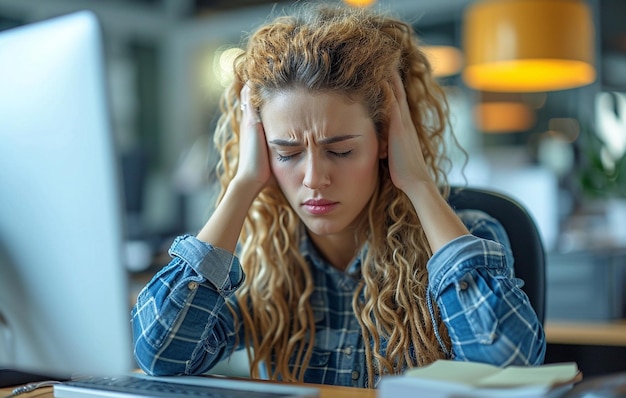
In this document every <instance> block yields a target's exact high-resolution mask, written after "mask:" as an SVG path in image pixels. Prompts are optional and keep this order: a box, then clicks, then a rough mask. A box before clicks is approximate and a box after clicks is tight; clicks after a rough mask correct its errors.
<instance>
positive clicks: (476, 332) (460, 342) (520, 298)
mask: <svg viewBox="0 0 626 398" xmlns="http://www.w3.org/2000/svg"><path fill="white" fill-rule="evenodd" d="M460 216H461V218H462V219H463V221H464V222H465V223H466V225H467V226H468V229H469V230H470V233H471V234H470V235H465V236H461V237H459V238H457V239H455V240H453V241H452V242H449V243H448V244H447V245H446V246H444V247H443V248H441V250H439V251H438V252H437V253H435V254H434V255H433V257H432V258H431V260H430V261H429V264H428V272H429V290H430V294H431V295H432V297H433V298H434V299H435V300H436V302H437V305H438V307H439V310H440V314H441V318H442V320H443V322H444V323H445V325H446V326H447V329H448V334H449V336H450V339H451V342H452V352H451V356H452V358H454V359H456V360H465V361H475V362H484V363H492V364H495V365H498V366H507V365H513V364H515V365H539V364H541V363H543V360H544V356H545V349H546V342H545V336H544V331H543V327H542V325H541V323H540V322H539V320H538V318H537V315H536V313H535V311H534V310H533V308H532V306H531V304H530V301H529V299H528V297H527V296H526V294H525V293H524V292H523V291H522V289H521V287H522V286H523V282H522V281H521V280H520V279H518V278H515V276H514V271H513V256H512V254H511V251H510V244H509V241H508V238H507V236H506V233H505V231H504V229H503V228H502V226H501V225H500V224H499V223H498V222H497V221H496V220H494V219H493V218H491V217H489V216H487V215H486V214H484V213H482V212H478V211H465V212H463V213H462V214H460Z"/></svg>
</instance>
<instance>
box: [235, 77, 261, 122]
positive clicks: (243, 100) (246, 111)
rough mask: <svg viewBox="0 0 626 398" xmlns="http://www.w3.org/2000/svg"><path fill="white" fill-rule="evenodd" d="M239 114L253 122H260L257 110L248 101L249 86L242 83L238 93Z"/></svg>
mask: <svg viewBox="0 0 626 398" xmlns="http://www.w3.org/2000/svg"><path fill="white" fill-rule="evenodd" d="M239 97H240V108H241V114H242V116H243V117H244V118H248V120H251V121H252V122H253V123H261V118H260V117H259V112H258V111H257V110H256V109H254V107H253V106H252V104H251V102H250V87H249V86H248V85H247V84H244V85H243V87H242V88H241V92H240V93H239Z"/></svg>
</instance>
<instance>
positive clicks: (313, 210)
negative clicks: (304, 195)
mask: <svg viewBox="0 0 626 398" xmlns="http://www.w3.org/2000/svg"><path fill="white" fill-rule="evenodd" d="M338 205H339V202H333V201H332V200H327V199H308V200H306V201H305V202H304V203H302V207H304V209H305V210H306V211H308V212H309V213H310V214H313V215H316V216H321V215H325V214H328V213H330V212H332V211H333V210H334V209H335V208H336V207H337V206H338Z"/></svg>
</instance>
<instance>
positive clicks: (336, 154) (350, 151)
mask: <svg viewBox="0 0 626 398" xmlns="http://www.w3.org/2000/svg"><path fill="white" fill-rule="evenodd" d="M329 152H330V153H331V154H333V155H334V156H337V157H338V158H345V157H348V156H349V155H350V154H351V153H352V150H349V151H345V152H335V151H329Z"/></svg>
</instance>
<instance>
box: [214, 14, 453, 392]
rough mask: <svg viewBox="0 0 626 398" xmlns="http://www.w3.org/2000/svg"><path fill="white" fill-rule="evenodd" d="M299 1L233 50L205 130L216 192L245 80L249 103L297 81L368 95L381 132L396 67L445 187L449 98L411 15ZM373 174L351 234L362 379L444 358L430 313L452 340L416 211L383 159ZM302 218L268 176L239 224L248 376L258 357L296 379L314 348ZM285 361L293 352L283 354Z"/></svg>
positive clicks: (232, 169) (230, 155)
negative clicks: (433, 305)
mask: <svg viewBox="0 0 626 398" xmlns="http://www.w3.org/2000/svg"><path fill="white" fill-rule="evenodd" d="M297 7H298V10H297V11H296V12H295V13H294V14H293V15H290V16H287V15H281V16H279V17H277V18H276V19H275V20H273V21H272V22H270V23H267V24H266V25H264V26H262V27H260V28H259V29H258V30H256V31H255V32H254V33H252V34H251V35H250V36H249V37H248V40H247V46H246V47H245V48H244V52H243V53H242V55H241V56H240V57H239V58H238V59H237V60H236V61H235V66H234V68H235V78H234V81H233V82H232V84H231V85H230V86H229V87H228V88H227V89H226V90H225V92H224V94H223V96H222V100H221V110H222V114H221V117H220V119H219V121H218V126H217V129H216V133H215V136H214V139H215V144H216V147H217V148H218V150H219V151H220V154H221V160H220V162H219V164H218V166H217V175H218V177H219V181H220V184H221V186H222V195H223V193H224V190H225V189H226V187H227V186H228V184H229V183H230V181H231V180H232V178H233V177H234V176H235V173H236V172H237V165H238V154H239V151H238V148H239V147H238V144H239V126H240V121H241V111H240V109H239V105H240V98H239V93H240V90H241V88H242V87H243V84H244V83H245V84H247V85H249V86H250V87H251V102H252V104H253V105H254V106H255V107H257V109H258V108H260V107H262V106H263V104H264V103H265V102H266V101H268V100H270V99H272V98H273V96H274V95H276V94H277V93H280V92H283V91H285V90H289V89H293V88H295V87H297V88H302V89H305V90H308V91H309V92H312V93H315V92H333V93H340V94H343V95H345V96H347V97H348V98H351V99H353V100H355V101H359V102H361V103H362V104H364V105H365V107H366V109H367V110H368V111H369V115H370V116H371V118H372V120H373V121H374V124H375V126H376V130H377V134H378V136H379V139H382V138H385V137H386V135H387V133H388V131H387V130H388V124H389V116H388V112H387V109H388V108H389V104H390V101H391V99H392V98H393V95H394V94H393V92H392V89H391V86H390V84H389V83H390V82H391V80H392V76H393V73H394V70H399V72H400V75H401V77H402V80H403V83H404V87H405V89H406V94H407V100H408V103H409V108H410V112H411V117H412V120H413V123H414V124H415V127H416V130H417V134H418V135H419V142H420V145H421V148H415V150H416V151H418V150H421V151H422V153H423V154H424V158H425V160H426V164H427V165H428V167H429V169H430V172H431V174H432V178H433V179H434V180H435V182H436V183H437V184H438V185H439V186H441V187H444V188H443V191H442V193H443V194H444V195H447V192H448V189H447V188H446V187H447V180H446V171H447V170H448V167H449V164H450V161H449V159H448V158H447V157H446V156H445V150H444V149H445V148H444V145H445V142H444V132H445V130H446V128H447V126H448V125H449V119H448V104H447V101H446V99H445V96H444V93H443V91H442V89H441V87H440V86H439V85H438V84H437V83H436V82H435V80H434V79H433V76H432V71H431V66H430V64H429V62H428V60H427V59H426V57H425V55H424V53H423V52H422V51H421V50H420V47H419V43H418V40H417V38H416V36H415V34H414V31H413V30H412V28H411V26H410V25H408V24H406V23H404V22H402V21H400V20H398V19H394V18H393V17H390V16H385V15H383V14H382V13H380V14H379V13H375V12H372V11H368V10H365V9H357V8H349V7H344V6H338V5H334V6H330V5H325V6H319V5H317V6H315V5H312V4H310V5H304V4H299V5H298V6H297ZM379 176H380V177H379V183H378V185H377V188H376V190H375V192H374V194H373V196H372V198H371V199H370V201H369V202H368V205H367V207H366V209H365V210H364V211H363V212H362V218H361V220H360V221H359V228H357V231H358V232H357V236H355V238H356V239H358V241H359V242H366V243H367V245H368V250H367V254H366V257H365V259H364V261H363V264H362V270H361V273H362V278H361V281H360V284H359V287H358V289H357V290H356V291H355V293H354V298H353V308H354V313H355V316H356V318H357V319H358V322H359V324H360V326H361V330H362V333H363V338H364V341H365V342H366V344H365V347H366V348H365V349H366V360H367V369H368V380H374V375H382V374H396V373H399V372H401V371H402V370H403V369H405V368H406V367H410V366H421V365H424V364H428V363H431V362H433V361H434V360H436V359H438V358H442V357H444V353H443V350H442V349H441V347H440V345H439V343H438V340H437V338H436V335H435V331H434V328H433V324H436V325H438V326H437V328H438V329H439V333H440V334H441V336H443V340H444V341H445V344H446V345H448V346H449V344H450V343H449V338H448V335H447V331H446V329H445V326H444V325H443V323H442V322H441V321H440V320H438V321H436V322H433V320H432V318H431V315H430V312H429V309H428V306H427V298H426V294H427V286H428V274H427V270H426V263H427V261H428V259H429V258H430V257H431V255H432V253H431V251H430V249H429V245H428V242H427V240H426V236H425V234H424V231H423V229H422V226H421V224H420V221H419V219H418V217H417V215H416V212H415V210H414V207H413V205H412V204H411V202H410V201H409V199H408V198H407V196H406V195H405V194H404V193H403V192H402V191H400V190H399V189H397V188H396V187H395V186H394V185H393V183H392V181H391V178H390V174H389V168H388V164H387V161H386V160H381V162H380V166H379ZM222 195H220V198H219V199H218V201H219V200H221V198H222ZM300 225H301V223H300V220H299V218H298V216H297V215H296V213H295V212H294V210H293V209H292V208H291V207H290V205H289V204H288V202H287V200H286V199H285V197H284V196H283V193H282V192H281V190H280V189H279V188H278V187H277V186H271V187H267V188H265V189H264V190H263V191H262V192H261V193H260V194H259V195H258V197H257V198H256V200H255V201H254V202H253V204H252V206H251V207H250V209H249V213H248V216H247V218H246V221H245V223H244V226H243V229H242V231H241V236H240V245H241V246H240V249H241V252H240V260H241V264H242V266H243V269H244V272H245V274H246V281H245V283H244V284H243V286H242V287H241V288H240V289H239V290H238V292H237V296H236V297H237V300H238V303H239V307H240V309H241V314H242V322H241V323H240V324H239V327H244V336H245V344H246V346H247V348H248V354H249V357H250V371H251V375H252V377H258V376H259V370H258V369H259V365H260V364H261V363H265V364H268V365H270V377H271V378H272V379H282V380H292V381H295V380H302V379H303V377H304V372H305V370H306V368H307V364H308V362H309V360H310V357H311V353H312V349H313V346H314V340H315V322H314V318H313V311H312V309H311V305H310V303H309V298H310V296H311V294H312V292H313V289H314V286H313V278H312V275H311V270H310V268H309V265H308V264H307V263H306V261H305V260H304V258H303V256H302V254H301V253H300V250H299V245H300V233H301V232H300V231H301V228H300ZM435 312H436V313H437V314H436V317H437V318H439V317H438V311H437V309H435ZM383 339H384V340H387V346H386V350H383V349H382V347H381V341H382V340H383ZM368 342H369V344H368ZM383 351H384V352H383ZM290 360H293V361H295V362H292V364H291V365H290ZM294 363H295V364H294ZM372 384H373V383H370V386H372Z"/></svg>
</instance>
